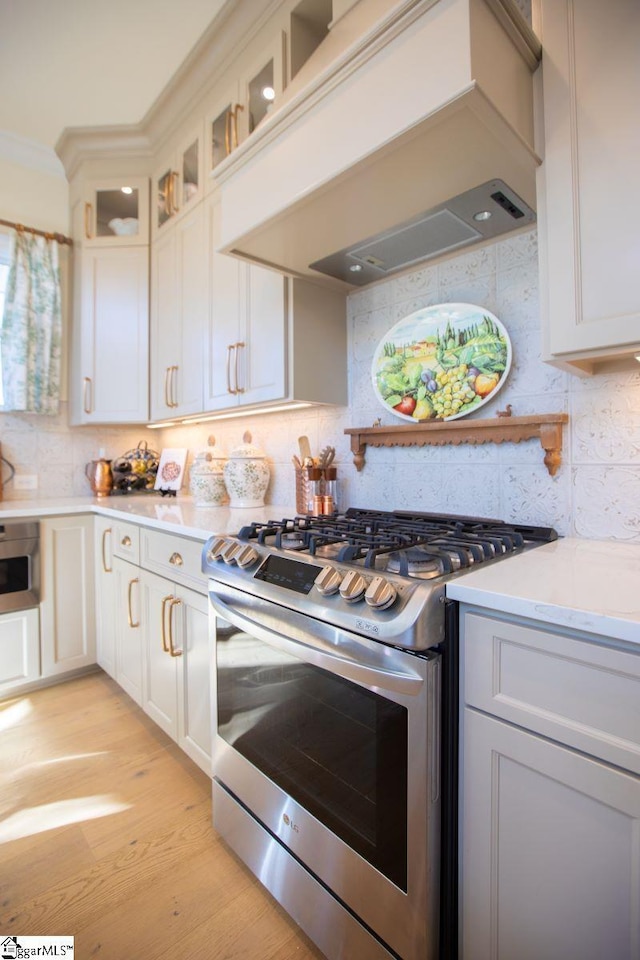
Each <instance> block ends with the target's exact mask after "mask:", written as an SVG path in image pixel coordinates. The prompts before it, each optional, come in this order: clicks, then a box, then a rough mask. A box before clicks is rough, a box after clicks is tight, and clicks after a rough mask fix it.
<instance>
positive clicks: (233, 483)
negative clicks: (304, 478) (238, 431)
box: [224, 431, 270, 507]
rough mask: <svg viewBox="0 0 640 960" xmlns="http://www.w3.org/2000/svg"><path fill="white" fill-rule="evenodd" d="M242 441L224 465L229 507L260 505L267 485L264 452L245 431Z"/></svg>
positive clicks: (267, 476) (266, 467)
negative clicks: (252, 441)
mask: <svg viewBox="0 0 640 960" xmlns="http://www.w3.org/2000/svg"><path fill="white" fill-rule="evenodd" d="M242 439H243V442H242V443H241V444H239V446H237V447H235V448H234V449H233V450H232V451H231V453H230V454H229V459H228V460H227V462H226V463H225V465H224V482H225V485H226V488H227V492H228V494H229V499H230V506H231V507H262V506H263V505H264V495H265V493H266V492H267V487H268V486H269V477H270V473H269V465H268V464H267V461H266V458H265V455H264V453H263V452H262V451H261V450H260V448H259V447H256V446H254V445H253V444H252V443H251V434H250V433H249V432H248V431H247V432H246V433H245V434H244V436H243V438H242Z"/></svg>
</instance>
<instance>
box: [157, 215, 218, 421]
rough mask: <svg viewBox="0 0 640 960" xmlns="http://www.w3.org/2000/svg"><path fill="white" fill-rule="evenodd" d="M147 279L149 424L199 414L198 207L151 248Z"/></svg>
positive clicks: (202, 268) (203, 253) (202, 245)
mask: <svg viewBox="0 0 640 960" xmlns="http://www.w3.org/2000/svg"><path fill="white" fill-rule="evenodd" d="M151 280H152V286H151V290H152V292H151V419H152V420H163V419H167V418H170V417H173V416H184V415H186V414H191V413H201V412H202V406H203V379H204V362H203V343H204V337H205V331H206V316H207V294H208V288H209V278H208V258H207V245H206V230H205V210H204V205H203V204H202V203H201V204H199V205H197V206H195V207H193V208H192V209H190V210H189V211H188V213H187V214H186V215H185V216H183V217H182V218H181V219H180V220H178V222H176V223H175V224H172V225H171V226H170V227H168V228H166V233H164V234H163V235H162V236H161V237H160V238H159V239H158V240H157V241H156V242H155V243H154V244H153V253H152V264H151Z"/></svg>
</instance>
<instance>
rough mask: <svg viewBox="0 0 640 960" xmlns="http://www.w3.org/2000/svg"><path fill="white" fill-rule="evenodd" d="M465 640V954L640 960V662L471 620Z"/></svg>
mask: <svg viewBox="0 0 640 960" xmlns="http://www.w3.org/2000/svg"><path fill="white" fill-rule="evenodd" d="M462 634H463V647H462V662H463V667H462V675H463V692H464V701H465V704H464V707H463V710H462V723H461V732H462V757H463V760H462V770H461V837H460V840H461V843H460V850H461V890H460V903H461V937H462V950H461V956H462V957H463V958H464V960H487V958H495V960H514V958H517V960H540V958H541V957H544V958H545V960H602V958H603V957H615V958H616V960H635V958H638V957H639V956H640V901H639V900H638V889H639V888H638V884H639V882H640V866H639V865H640V776H638V772H639V771H638V765H639V762H640V724H639V722H638V720H639V713H638V703H639V702H640V656H638V655H636V654H634V653H633V652H627V651H626V650H620V649H616V648H614V647H613V646H611V647H609V646H606V645H597V644H593V643H589V642H587V641H586V640H582V639H579V638H578V637H577V636H576V637H573V636H569V635H564V634H562V635H560V634H554V633H551V632H547V631H545V630H538V629H536V628H534V627H532V626H529V625H525V624H523V623H514V622H512V621H510V620H507V619H505V620H500V619H497V618H496V619H494V618H492V617H490V616H484V615H482V614H478V613H473V612H471V613H469V612H467V613H466V615H465V617H464V621H463V631H462ZM625 768H626V769H625Z"/></svg>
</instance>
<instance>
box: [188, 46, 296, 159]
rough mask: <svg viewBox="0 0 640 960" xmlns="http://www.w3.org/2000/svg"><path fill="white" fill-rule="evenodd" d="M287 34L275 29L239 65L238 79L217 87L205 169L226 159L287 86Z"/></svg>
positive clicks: (211, 107)
mask: <svg viewBox="0 0 640 960" xmlns="http://www.w3.org/2000/svg"><path fill="white" fill-rule="evenodd" d="M285 43H286V37H285V34H284V32H283V31H277V32H276V35H275V36H274V37H273V39H272V41H271V43H270V44H269V45H268V47H267V48H266V49H264V50H262V51H261V52H260V53H259V54H258V55H257V56H256V57H254V58H253V59H252V60H250V61H249V62H246V63H244V64H242V62H241V65H240V68H239V69H240V72H239V73H238V75H237V79H235V80H231V82H229V83H228V84H227V85H226V87H225V88H224V89H223V90H222V91H220V90H218V91H217V92H216V94H215V97H214V99H213V101H212V103H211V104H210V106H209V109H208V116H207V125H206V129H207V140H208V170H209V172H210V173H211V172H214V171H215V168H216V167H217V166H218V164H219V163H221V162H222V161H223V160H225V159H226V158H227V157H228V156H229V155H230V154H231V153H232V152H233V151H234V150H235V148H236V147H238V146H239V145H240V144H241V143H242V142H243V141H244V140H246V139H247V137H249V136H250V135H251V134H252V133H253V132H254V130H256V129H257V127H258V126H259V125H260V123H261V121H262V120H263V119H264V118H265V117H266V115H267V113H268V112H269V109H270V107H271V104H272V103H273V101H274V99H275V98H276V97H277V96H278V95H279V94H280V93H282V91H283V89H284V87H285V85H286V76H285V72H286V59H285Z"/></svg>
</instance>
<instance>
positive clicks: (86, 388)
mask: <svg viewBox="0 0 640 960" xmlns="http://www.w3.org/2000/svg"><path fill="white" fill-rule="evenodd" d="M87 396H90V397H91V399H90V400H89V402H88V403H87ZM92 406H93V382H92V380H91V377H84V378H83V384H82V409H83V410H84V412H85V413H91V408H92Z"/></svg>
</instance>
